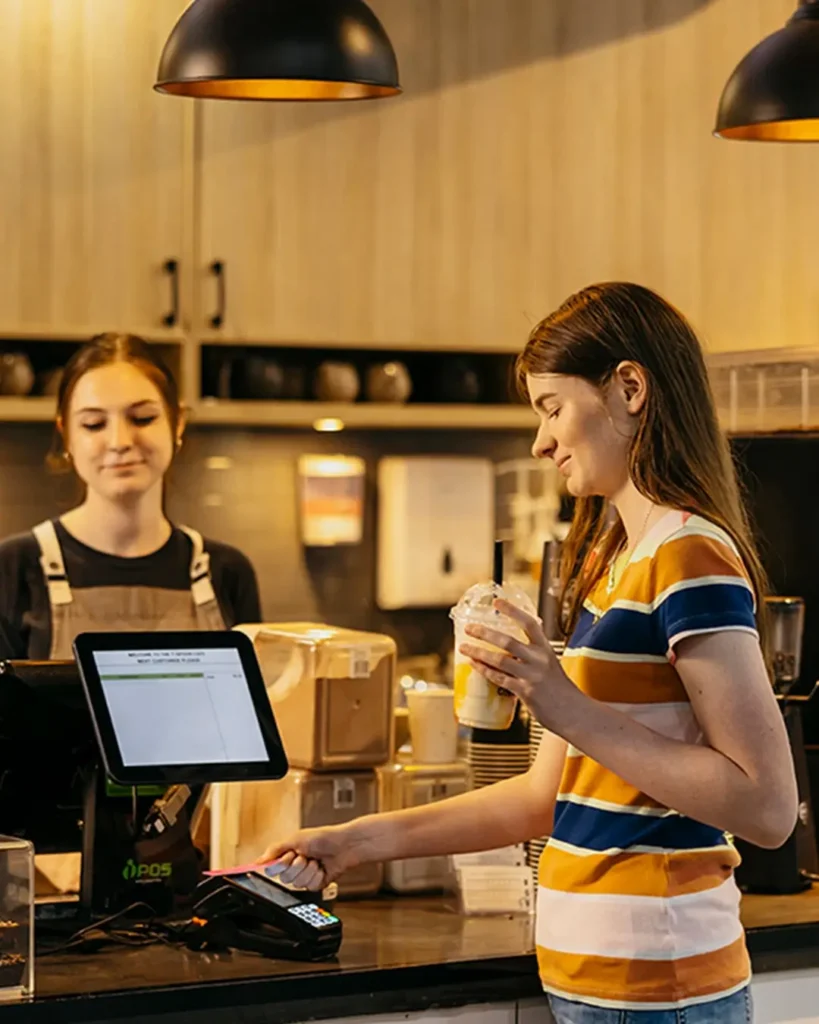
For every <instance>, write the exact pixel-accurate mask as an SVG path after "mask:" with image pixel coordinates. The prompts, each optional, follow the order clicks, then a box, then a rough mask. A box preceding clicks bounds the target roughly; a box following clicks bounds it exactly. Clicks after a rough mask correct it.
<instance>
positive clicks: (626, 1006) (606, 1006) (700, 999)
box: [543, 974, 751, 1010]
mask: <svg viewBox="0 0 819 1024" xmlns="http://www.w3.org/2000/svg"><path fill="white" fill-rule="evenodd" d="M670 980H672V981H674V982H675V981H676V978H674V977H673V974H672V975H671V976H670ZM750 983H751V975H750V974H749V975H748V977H747V978H745V980H744V981H741V982H740V983H739V984H738V985H733V986H732V987H731V988H726V989H724V990H723V991H722V992H710V993H709V994H708V995H707V996H692V997H691V998H690V999H678V1000H677V1001H676V1002H673V1003H655V1002H650V1003H645V1002H643V1003H632V1002H629V1001H628V1000H627V999H599V998H597V997H596V996H586V995H584V996H582V1002H583V1003H584V1004H586V1005H588V1006H599V1007H600V1008H601V1009H603V1010H681V1009H683V1007H686V1006H702V1005H703V1004H705V1003H713V1002H716V1000H717V999H729V998H730V997H731V996H735V995H736V994H737V992H741V991H742V990H743V989H744V988H747V987H748V985H750ZM543 991H544V992H546V993H548V994H549V995H550V996H557V997H558V999H567V1000H568V1001H569V1002H578V1001H579V999H580V997H578V996H577V995H575V994H574V993H573V992H564V991H563V990H562V989H559V988H552V986H550V985H544V986H543Z"/></svg>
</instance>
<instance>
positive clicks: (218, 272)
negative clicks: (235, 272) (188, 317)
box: [210, 260, 227, 327]
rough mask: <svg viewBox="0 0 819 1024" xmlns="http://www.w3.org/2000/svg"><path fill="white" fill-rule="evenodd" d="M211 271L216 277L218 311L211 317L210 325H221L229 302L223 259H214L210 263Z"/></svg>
mask: <svg viewBox="0 0 819 1024" xmlns="http://www.w3.org/2000/svg"><path fill="white" fill-rule="evenodd" d="M210 272H211V274H213V276H214V277H215V278H216V312H215V313H214V314H213V316H212V317H211V318H210V325H211V327H221V326H222V324H223V323H224V322H225V306H226V303H227V294H226V291H225V265H224V263H223V262H222V261H221V260H214V261H213V263H211V265H210Z"/></svg>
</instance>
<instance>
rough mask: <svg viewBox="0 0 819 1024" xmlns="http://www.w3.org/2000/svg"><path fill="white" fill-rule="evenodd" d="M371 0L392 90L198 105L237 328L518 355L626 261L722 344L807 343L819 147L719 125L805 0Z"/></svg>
mask: <svg viewBox="0 0 819 1024" xmlns="http://www.w3.org/2000/svg"><path fill="white" fill-rule="evenodd" d="M372 4H373V8H374V9H375V10H376V12H377V13H378V14H379V16H380V17H381V18H382V20H383V22H384V24H385V26H386V27H387V29H388V31H389V33H390V36H391V38H392V40H393V42H394V44H395V47H396V50H397V53H398V55H399V61H400V66H401V76H402V81H403V84H404V86H405V93H404V95H403V96H402V97H400V98H399V99H395V100H386V101H381V102H378V103H368V104H364V103H361V104H351V105H344V104H339V105H330V106H324V107H320V108H316V107H304V106H302V107H298V106H295V105H288V106H281V107H278V106H277V107H262V106H259V105H257V106H252V105H250V106H243V107H242V106H239V105H226V104H216V103H211V104H206V105H205V106H204V108H203V110H202V111H201V138H200V164H199V173H200V176H201V192H200V203H199V209H198V211H197V218H198V220H199V223H200V224H201V242H202V250H201V254H200V259H199V272H200V274H201V275H202V279H203V280H206V274H205V268H206V266H207V264H208V263H209V262H210V261H211V260H214V259H216V260H224V262H225V266H226V270H227V284H228V289H227V292H228V302H227V317H226V322H225V325H224V327H223V328H222V330H221V334H222V335H223V336H224V337H225V338H226V339H242V340H280V341H283V342H286V343H299V342H310V343H325V344H338V345H344V344H353V343H354V344H356V345H368V344H380V345H390V344H393V345H396V346H405V347H427V348H455V347H462V348H467V349H472V350H482V349H484V350H485V349H499V350H503V349H512V350H514V349H517V348H519V347H520V346H521V345H522V343H523V342H524V341H525V339H526V336H527V332H528V330H529V328H530V326H531V325H532V324H533V323H534V322H536V321H537V320H538V319H540V318H541V317H542V316H544V315H545V314H546V313H547V312H549V311H550V310H551V309H553V308H554V307H555V306H556V305H557V304H558V303H559V302H560V301H562V299H563V298H565V297H566V296H567V295H568V294H569V293H571V292H572V291H574V290H576V289H578V288H580V287H582V286H584V285H586V284H589V283H591V282H593V281H595V280H605V279H618V278H619V279H633V280H637V281H640V282H643V283H645V284H647V285H650V286H653V287H655V288H657V289H659V290H660V291H662V292H663V293H664V294H666V295H667V296H668V297H669V298H670V299H671V300H672V301H673V302H675V303H676V304H677V305H678V306H679V307H680V308H681V309H682V310H683V311H684V312H686V313H687V314H688V315H689V316H690V317H691V319H692V320H693V321H694V323H695V325H696V326H697V327H698V328H699V329H700V330H701V332H702V333H703V335H704V337H705V339H706V341H707V343H708V345H709V347H710V349H711V350H712V351H715V352H719V351H744V350H753V349H766V348H777V347H780V346H785V347H788V348H794V347H803V346H814V347H815V346H817V343H818V342H819V274H817V273H816V269H815V268H816V255H815V253H816V239H817V238H819V202H817V201H816V200H815V199H814V198H813V192H814V189H813V187H812V183H813V182H814V181H815V180H816V176H817V174H819V147H811V146H804V147H799V146H790V147H785V146H776V145H768V146H765V145H754V144H741V143H729V142H724V141H721V140H717V139H715V138H713V137H712V134H711V132H712V128H713V124H714V118H715V115H716V108H717V103H718V100H719V96H720V93H721V91H722V88H723V86H724V84H725V82H726V80H727V78H728V76H729V74H730V72H731V71H732V69H733V68H734V66H735V65H736V63H737V62H738V60H739V59H740V58H741V57H742V56H743V55H744V53H746V52H747V51H748V50H749V49H750V48H751V47H752V46H753V45H754V44H755V43H756V42H758V41H759V40H760V39H761V38H762V37H763V36H764V35H766V34H767V33H769V32H772V31H774V30H775V29H777V28H779V27H781V26H782V25H783V24H784V23H785V21H786V20H787V18H788V17H789V16H790V15H791V13H792V12H793V7H794V0H686V2H684V3H669V2H664V3H653V4H638V3H630V2H625V0H611V2H610V3H603V4H589V3H572V4H563V3H556V2H555V3H545V2H543V0H505V2H504V3H503V4H502V5H499V4H497V3H496V2H495V0H478V2H467V0H412V2H408V0H372ZM501 8H502V11H501ZM207 301H208V303H210V304H212V303H213V302H214V301H215V299H214V295H213V292H212V290H211V291H210V292H209V293H208V299H207Z"/></svg>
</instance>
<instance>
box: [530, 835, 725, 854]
mask: <svg viewBox="0 0 819 1024" xmlns="http://www.w3.org/2000/svg"><path fill="white" fill-rule="evenodd" d="M550 846H553V847H554V848H555V849H556V850H560V851H561V852H562V853H571V854H573V855H574V856H575V857H616V856H617V855H618V854H620V853H660V854H666V853H677V854H679V853H714V852H715V851H720V850H725V851H726V852H729V851H730V850H731V849H732V847H731V846H729V845H728V844H727V843H725V844H723V845H721V846H703V847H697V848H696V849H693V850H677V849H669V848H668V847H666V846H610V847H609V848H608V849H607V850H587V849H586V847H585V846H574V845H573V844H572V843H567V842H565V841H564V840H563V839H555V838H554V836H550V837H549V839H548V840H547V842H546V849H548V848H549V847H550Z"/></svg>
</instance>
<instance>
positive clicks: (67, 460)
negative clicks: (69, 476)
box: [60, 451, 73, 466]
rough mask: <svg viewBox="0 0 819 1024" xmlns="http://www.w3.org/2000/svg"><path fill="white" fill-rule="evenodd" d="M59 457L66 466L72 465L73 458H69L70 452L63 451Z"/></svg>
mask: <svg viewBox="0 0 819 1024" xmlns="http://www.w3.org/2000/svg"><path fill="white" fill-rule="evenodd" d="M60 458H61V459H62V460H63V462H64V463H65V464H66V466H71V465H72V461H73V460H72V458H71V452H69V451H64V452H63V453H62V455H61V456H60Z"/></svg>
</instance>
